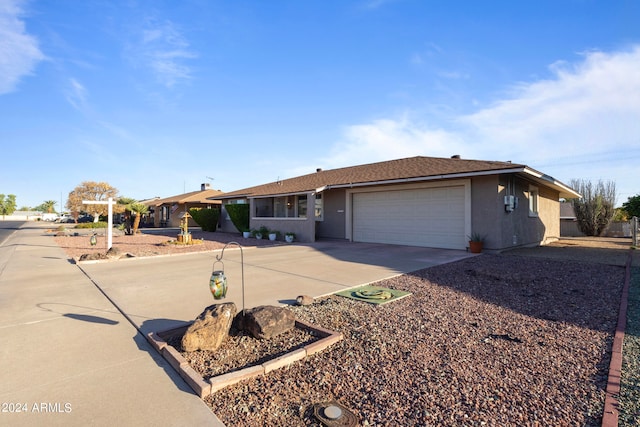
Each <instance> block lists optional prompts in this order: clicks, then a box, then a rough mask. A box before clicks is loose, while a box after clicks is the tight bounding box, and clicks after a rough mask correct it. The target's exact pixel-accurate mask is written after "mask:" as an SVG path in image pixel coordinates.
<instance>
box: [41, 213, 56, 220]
mask: <svg viewBox="0 0 640 427" xmlns="http://www.w3.org/2000/svg"><path fill="white" fill-rule="evenodd" d="M57 219H58V214H54V213H43V214H42V220H43V221H55V220H57Z"/></svg>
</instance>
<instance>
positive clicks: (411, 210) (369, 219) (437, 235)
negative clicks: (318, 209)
mask: <svg viewBox="0 0 640 427" xmlns="http://www.w3.org/2000/svg"><path fill="white" fill-rule="evenodd" d="M465 194H466V191H465V186H464V185H455V186H446V187H434V188H413V189H398V190H395V191H394V190H389V189H387V190H386V191H372V192H354V193H352V212H353V216H352V218H353V220H352V221H353V223H352V239H353V241H356V242H369V243H388V244H397V245H409V246H425V247H432V248H446V249H465V248H466V246H467V240H468V239H467V238H466V236H465V221H466V216H467V212H466V211H465V205H466V204H465Z"/></svg>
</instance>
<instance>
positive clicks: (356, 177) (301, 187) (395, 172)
mask: <svg viewBox="0 0 640 427" xmlns="http://www.w3.org/2000/svg"><path fill="white" fill-rule="evenodd" d="M525 167H526V166H525V165H519V164H514V163H510V162H494V161H486V160H466V159H458V158H438V157H422V156H418V157H409V158H405V159H398V160H390V161H386V162H378V163H370V164H365V165H358V166H351V167H346V168H339V169H331V170H326V171H325V170H318V171H317V172H315V173H311V174H308V175H303V176H299V177H296V178H290V179H285V180H282V181H277V182H271V183H268V184H263V185H258V186H255V187H249V188H245V189H242V190H237V191H232V192H229V193H224V195H223V196H222V197H216V198H220V199H227V198H234V197H259V196H270V195H276V194H295V193H303V192H307V191H314V190H316V189H320V188H323V187H336V186H347V185H353V184H365V183H376V182H384V181H390V182H393V181H395V180H411V179H420V178H425V179H426V178H430V177H431V178H433V177H441V176H442V178H447V175H449V176H455V175H457V174H474V173H477V174H481V173H483V172H488V173H491V172H495V173H499V171H502V170H513V169H523V168H525Z"/></svg>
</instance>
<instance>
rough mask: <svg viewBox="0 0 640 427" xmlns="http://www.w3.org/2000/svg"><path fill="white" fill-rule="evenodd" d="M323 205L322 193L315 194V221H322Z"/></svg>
mask: <svg viewBox="0 0 640 427" xmlns="http://www.w3.org/2000/svg"><path fill="white" fill-rule="evenodd" d="M323 207H324V206H323V203H322V193H317V194H316V204H315V216H316V221H322V220H324V209H323Z"/></svg>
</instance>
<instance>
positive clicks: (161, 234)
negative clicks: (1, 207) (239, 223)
mask: <svg viewBox="0 0 640 427" xmlns="http://www.w3.org/2000/svg"><path fill="white" fill-rule="evenodd" d="M93 232H94V231H93V230H87V229H72V228H70V229H68V230H66V232H64V233H58V232H55V231H53V230H50V231H49V233H50V234H52V235H54V236H55V237H54V238H55V241H56V243H57V244H58V246H60V247H61V248H62V249H64V251H65V253H66V254H67V256H69V258H72V259H75V260H78V259H79V258H80V257H81V256H82V255H85V254H99V253H103V254H104V253H106V252H107V236H106V235H105V230H104V229H98V231H97V239H98V242H97V244H96V245H95V246H92V245H91V242H90V237H91V235H92V234H93ZM59 234H60V235H59ZM191 235H192V239H193V240H194V242H195V243H194V244H189V245H183V244H177V243H176V242H175V241H176V237H177V231H176V230H172V229H148V230H143V231H141V232H140V233H139V234H136V235H135V236H130V235H129V236H128V235H124V234H123V233H122V232H121V231H119V230H114V232H113V237H112V245H113V247H114V248H115V249H116V250H117V251H118V252H119V253H120V254H122V255H123V256H128V257H143V256H158V255H178V254H185V253H193V252H205V251H213V250H217V249H222V248H223V247H224V245H226V244H227V243H229V242H232V241H235V242H238V243H240V244H241V245H242V246H244V247H252V246H270V245H277V244H284V242H279V241H270V240H268V239H260V240H258V239H253V238H251V239H245V238H243V237H242V236H241V235H239V234H234V233H222V232H208V231H200V230H193V231H192V232H191Z"/></svg>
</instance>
